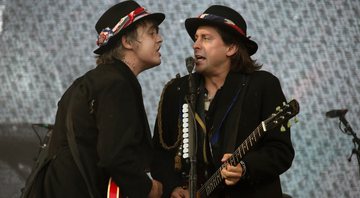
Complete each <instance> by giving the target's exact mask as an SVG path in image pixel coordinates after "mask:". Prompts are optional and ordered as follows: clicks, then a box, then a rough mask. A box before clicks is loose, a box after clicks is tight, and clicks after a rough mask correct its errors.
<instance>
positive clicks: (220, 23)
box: [185, 5, 258, 56]
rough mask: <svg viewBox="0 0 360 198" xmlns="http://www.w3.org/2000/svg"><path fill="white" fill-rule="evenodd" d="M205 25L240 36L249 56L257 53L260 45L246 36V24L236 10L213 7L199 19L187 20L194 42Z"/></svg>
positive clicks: (219, 6) (187, 28) (186, 24)
mask: <svg viewBox="0 0 360 198" xmlns="http://www.w3.org/2000/svg"><path fill="white" fill-rule="evenodd" d="M205 25H211V26H216V27H219V28H220V29H222V30H225V31H227V32H230V33H232V34H233V35H236V36H239V39H240V40H241V41H242V42H243V43H244V44H245V46H246V48H247V50H248V53H249V55H250V56H251V55H253V54H255V53H256V51H257V49H258V45H257V44H256V42H255V41H253V40H251V39H250V37H248V36H247V35H246V27H247V26H246V22H245V20H244V18H243V17H242V16H241V15H240V14H239V13H238V12H236V11H235V10H233V9H231V8H229V7H226V6H222V5H213V6H210V7H209V8H208V9H206V10H205V11H204V13H203V14H201V15H200V16H199V17H197V18H188V19H186V20H185V27H186V30H187V32H188V33H189V35H190V37H191V38H192V39H193V40H194V41H195V33H196V30H197V29H198V27H199V26H205Z"/></svg>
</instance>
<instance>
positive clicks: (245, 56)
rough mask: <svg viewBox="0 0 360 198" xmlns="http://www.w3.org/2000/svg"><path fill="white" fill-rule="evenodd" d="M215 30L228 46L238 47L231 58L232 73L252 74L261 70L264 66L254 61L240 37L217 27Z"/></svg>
mask: <svg viewBox="0 0 360 198" xmlns="http://www.w3.org/2000/svg"><path fill="white" fill-rule="evenodd" d="M214 27H215V29H216V30H217V31H218V33H219V34H220V36H221V38H222V39H223V41H224V43H225V44H226V45H231V44H234V45H236V46H237V47H238V50H237V52H236V53H235V54H234V55H233V56H232V57H231V66H230V69H231V71H239V72H242V73H252V72H254V71H257V70H259V69H261V67H262V65H261V64H259V63H257V61H256V60H254V59H252V58H251V57H250V55H249V52H248V50H247V49H246V46H245V44H244V41H243V40H242V39H241V38H239V37H238V36H236V35H234V34H231V33H229V32H226V31H224V30H222V29H220V28H218V27H216V26H214Z"/></svg>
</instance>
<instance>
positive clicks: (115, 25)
mask: <svg viewBox="0 0 360 198" xmlns="http://www.w3.org/2000/svg"><path fill="white" fill-rule="evenodd" d="M144 19H149V20H153V21H155V22H156V23H157V25H159V24H160V23H161V22H162V21H163V20H164V19H165V15H164V14H163V13H149V12H147V11H146V9H145V8H143V7H141V6H140V5H139V4H138V3H136V2H135V1H123V2H121V3H118V4H116V5H114V6H112V7H111V8H109V9H108V10H107V11H106V12H105V13H104V14H103V15H102V16H101V17H100V19H99V20H98V21H97V23H96V25H95V29H96V31H97V33H98V39H97V41H96V44H97V45H98V46H99V48H97V49H96V50H95V51H94V53H95V54H102V53H104V52H105V51H107V50H108V49H110V48H111V47H113V46H114V45H113V44H114V43H116V42H115V41H116V40H117V39H119V38H120V36H121V35H122V34H123V33H124V32H126V30H128V29H130V28H131V27H133V26H134V25H135V24H136V23H138V22H139V21H142V20H144Z"/></svg>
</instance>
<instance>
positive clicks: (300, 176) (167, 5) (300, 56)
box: [0, 0, 360, 198]
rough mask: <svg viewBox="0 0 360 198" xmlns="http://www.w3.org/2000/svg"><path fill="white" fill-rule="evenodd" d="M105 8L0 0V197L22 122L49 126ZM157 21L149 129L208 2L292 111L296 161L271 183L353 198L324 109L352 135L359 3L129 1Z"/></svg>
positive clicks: (21, 176)
mask: <svg viewBox="0 0 360 198" xmlns="http://www.w3.org/2000/svg"><path fill="white" fill-rule="evenodd" d="M116 2H118V1H115V0H101V1H100V0H91V1H90V0H81V1H70V0H41V1H35V0H26V1H25V0H0V43H1V44H0V46H1V47H0V53H1V59H0V84H1V91H0V105H1V108H0V197H4V198H5V197H6V198H8V197H19V195H20V188H21V187H22V186H23V185H24V182H25V178H26V176H27V175H28V174H29V172H30V168H31V163H32V158H33V156H34V155H35V153H36V151H37V148H38V147H37V144H38V141H37V137H36V135H35V134H34V133H33V131H32V129H31V127H30V123H52V122H53V121H54V116H55V112H56V105H57V101H58V99H59V98H60V97H61V95H62V93H63V91H64V90H65V89H66V88H67V87H68V86H69V85H70V83H71V82H72V81H73V80H74V79H75V78H76V77H77V76H79V75H81V74H83V73H84V72H86V71H87V70H89V69H91V68H93V67H94V66H95V62H94V61H95V59H94V55H93V53H92V51H93V50H94V49H95V47H96V46H95V39H96V32H95V30H94V24H95V23H96V21H97V19H98V18H99V16H100V15H101V13H102V12H103V11H105V10H106V9H107V8H108V7H109V6H111V5H113V4H114V3H116ZM138 2H139V3H140V4H142V5H145V6H146V7H147V8H149V10H151V11H161V12H164V13H165V14H166V16H167V18H166V20H165V22H164V23H163V24H162V25H161V33H162V34H163V37H164V44H163V47H162V49H161V52H162V55H163V56H162V61H163V62H162V64H161V65H160V66H159V67H157V68H155V69H153V70H150V71H146V72H144V73H143V74H141V75H140V76H139V80H140V82H141V84H142V85H143V95H144V100H145V105H146V109H147V113H148V116H149V120H150V123H151V125H152V126H153V123H154V119H155V115H156V111H157V102H158V100H159V95H160V93H161V90H162V87H163V85H164V83H165V82H167V81H168V80H169V79H171V78H172V77H174V76H175V74H176V73H180V74H182V75H183V74H185V73H186V69H185V61H184V59H185V58H186V57H187V56H189V55H191V54H192V48H191V43H192V42H191V40H190V38H189V37H188V35H187V33H186V31H185V29H184V20H185V18H187V17H190V16H197V15H198V14H200V13H201V12H202V11H203V10H204V9H206V8H207V7H208V6H209V5H210V4H215V3H217V4H224V5H228V6H231V7H233V8H234V9H236V10H238V11H239V12H240V13H241V14H242V15H243V16H244V18H245V19H246V20H247V21H248V33H249V35H251V36H252V38H253V39H254V40H256V41H257V42H258V44H259V46H260V48H259V51H258V52H257V54H256V55H255V56H254V57H255V58H256V59H258V60H259V61H260V62H261V63H263V64H264V67H263V69H264V70H268V71H271V72H273V73H274V74H275V75H277V76H278V77H279V78H280V79H281V83H282V87H283V89H284V91H285V93H286V95H287V98H288V99H291V98H296V99H297V100H298V101H299V102H300V105H301V113H300V115H299V116H298V118H299V120H300V122H299V123H298V124H296V125H295V126H294V127H293V129H292V140H293V142H294V146H295V149H296V157H295V160H294V163H293V165H292V167H291V168H290V169H289V170H288V171H287V172H286V173H285V174H283V175H282V176H281V178H282V186H283V190H284V192H286V193H288V194H290V195H292V196H293V197H299V198H300V197H301V198H307V197H351V198H355V197H360V173H359V167H358V164H357V161H356V158H355V156H353V158H352V161H351V162H349V161H348V160H347V158H348V156H349V155H350V153H351V150H352V148H353V144H352V138H351V136H348V135H346V134H343V133H341V131H340V130H339V128H338V123H339V121H338V119H336V118H335V119H329V118H326V117H325V115H324V114H325V112H326V111H328V110H330V109H340V108H347V109H349V112H348V113H347V114H346V118H347V120H348V121H349V123H350V124H351V126H352V128H353V129H354V131H355V132H357V133H358V134H359V129H360V119H359V117H360V107H359V100H360V92H359V91H360V82H359V79H360V45H359V42H360V1H359V0H318V1H313V0H303V1H297V0H271V1H268V0H252V1H245V0H197V1H190V0H187V1H185V0H174V1H165V0H158V1H152V0H139V1H138Z"/></svg>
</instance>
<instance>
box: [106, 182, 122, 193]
mask: <svg viewBox="0 0 360 198" xmlns="http://www.w3.org/2000/svg"><path fill="white" fill-rule="evenodd" d="M106 197H107V198H121V194H120V188H119V186H117V185H116V183H115V182H114V180H112V178H111V177H110V179H109V184H108V190H107V196H106Z"/></svg>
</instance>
